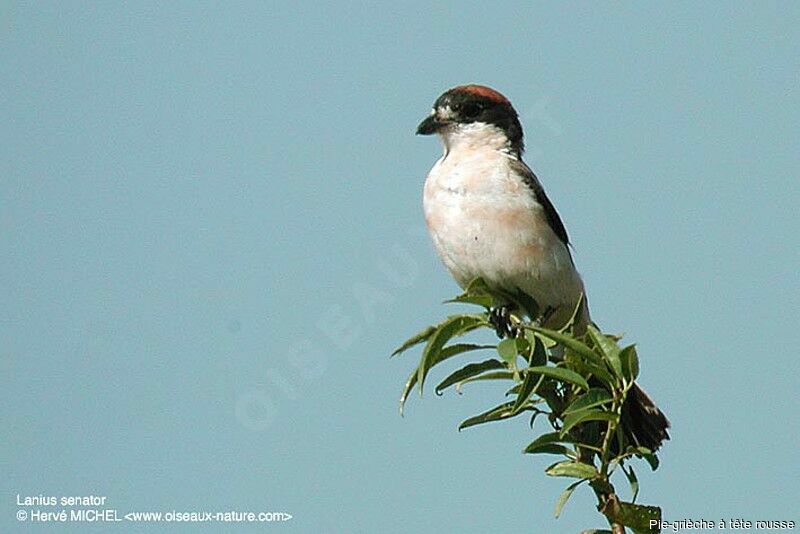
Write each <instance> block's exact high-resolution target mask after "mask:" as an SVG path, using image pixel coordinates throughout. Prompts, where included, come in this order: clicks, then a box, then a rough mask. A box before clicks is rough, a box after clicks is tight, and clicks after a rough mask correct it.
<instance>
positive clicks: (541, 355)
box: [528, 335, 547, 367]
mask: <svg viewBox="0 0 800 534" xmlns="http://www.w3.org/2000/svg"><path fill="white" fill-rule="evenodd" d="M528 342H529V343H531V341H530V340H528ZM532 343H533V352H532V353H531V359H530V361H529V362H528V365H529V366H530V367H541V366H543V365H546V364H547V350H546V349H545V347H544V343H543V342H542V340H541V339H539V338H538V337H536V336H535V335H534V336H533V341H532Z"/></svg>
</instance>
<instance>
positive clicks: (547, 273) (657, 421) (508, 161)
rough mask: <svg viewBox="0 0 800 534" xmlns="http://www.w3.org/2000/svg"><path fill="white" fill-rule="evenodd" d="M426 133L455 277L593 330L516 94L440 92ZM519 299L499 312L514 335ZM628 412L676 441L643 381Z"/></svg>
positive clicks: (549, 317) (463, 89)
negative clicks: (434, 145) (433, 146)
mask: <svg viewBox="0 0 800 534" xmlns="http://www.w3.org/2000/svg"><path fill="white" fill-rule="evenodd" d="M416 133H417V134H418V135H433V134H436V135H438V137H439V138H440V140H441V142H442V147H443V154H442V156H441V157H440V158H439V159H438V160H437V161H436V163H434V165H433V167H432V168H431V170H430V171H429V172H428V175H427V178H426V180H425V185H424V187H423V212H424V215H425V223H426V225H427V227H428V232H429V234H430V237H431V239H432V241H433V244H434V247H435V249H436V252H437V253H438V255H439V258H440V259H441V260H442V262H443V263H444V265H445V267H446V268H447V270H448V271H449V272H450V274H451V275H452V277H453V278H454V279H455V281H456V282H457V283H458V284H459V285H460V286H461V287H462V288H466V287H467V286H468V284H469V283H470V282H472V281H473V280H475V279H477V278H480V279H483V281H484V282H485V283H486V284H487V285H488V286H489V288H491V289H494V290H496V291H500V292H505V293H506V294H508V293H522V294H523V295H526V296H528V297H530V298H532V299H533V300H534V301H535V302H536V304H537V305H538V310H539V312H540V314H539V316H538V317H529V318H530V319H531V320H535V321H536V322H538V323H539V324H541V325H542V326H545V327H548V328H553V329H559V328H561V327H563V326H564V325H566V324H567V322H568V321H570V320H571V319H573V316H575V319H574V321H575V324H574V325H573V332H575V333H578V334H581V333H583V332H585V330H586V328H587V326H588V324H591V318H590V314H589V309H588V301H587V298H586V291H585V287H584V283H583V280H582V278H581V276H580V274H579V273H578V270H577V269H576V267H575V261H574V259H573V257H572V253H571V251H570V241H569V236H568V234H567V230H566V228H565V226H564V223H563V221H562V220H561V217H560V216H559V215H558V212H557V211H556V209H555V207H554V206H553V203H552V202H551V201H550V199H549V198H548V197H547V194H546V193H545V190H544V187H543V186H542V184H541V182H540V181H539V179H538V177H537V176H536V174H534V172H533V171H532V170H531V168H530V167H529V166H528V165H527V164H526V163H525V162H524V161H523V152H524V148H525V147H524V139H523V130H522V125H521V123H520V120H519V116H518V114H517V112H516V110H515V109H514V107H513V105H512V104H511V102H510V101H509V99H508V98H506V97H505V96H504V95H503V94H502V93H500V92H499V91H497V90H495V89H492V88H490V87H487V86H484V85H478V84H467V85H459V86H457V87H453V88H452V89H449V90H447V91H445V92H444V93H443V94H442V95H441V96H439V97H438V98H437V99H436V101H435V102H434V104H433V108H432V110H431V112H430V113H429V114H428V115H427V116H426V117H425V118H424V119H423V120H422V122H421V123H420V124H419V126H418V127H417V131H416ZM512 307H513V304H512V303H510V302H509V303H507V304H504V305H502V306H498V307H496V308H494V309H493V310H492V313H491V314H490V318H491V320H492V321H493V324H494V325H495V327H496V328H497V330H498V335H499V336H501V337H502V335H503V334H506V335H514V330H513V327H511V326H509V323H508V316H509V313H510V309H511V308H512ZM576 309H577V310H578V312H579V313H576ZM519 311H520V310H517V312H519ZM522 312H523V313H525V312H526V310H522ZM623 410H624V413H625V414H627V415H628V417H627V419H628V420H629V421H630V425H629V427H630V428H628V429H627V434H629V438H631V439H632V440H633V442H635V443H638V444H639V445H641V446H644V447H647V448H649V449H651V450H653V451H655V450H657V449H658V448H659V447H660V446H661V444H662V443H663V441H664V440H666V439H669V434H668V432H667V429H668V428H669V426H670V423H669V421H668V420H667V418H666V416H665V415H664V414H663V412H662V411H661V410H659V409H658V407H656V405H655V403H654V402H653V401H652V399H651V398H650V397H649V396H648V395H647V394H646V393H645V392H644V390H643V389H641V387H639V386H638V384H636V385H635V386H634V387H633V388H632V389H631V391H630V392H629V395H628V397H627V400H626V403H625V405H624V406H623Z"/></svg>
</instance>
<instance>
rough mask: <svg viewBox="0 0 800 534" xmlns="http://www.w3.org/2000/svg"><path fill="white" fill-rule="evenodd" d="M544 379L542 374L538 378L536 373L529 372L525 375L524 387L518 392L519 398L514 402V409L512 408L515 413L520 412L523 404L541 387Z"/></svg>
mask: <svg viewBox="0 0 800 534" xmlns="http://www.w3.org/2000/svg"><path fill="white" fill-rule="evenodd" d="M542 380H544V376H543V375H540V376H539V378H538V379H537V378H536V375H535V374H533V373H528V374H526V375H525V378H524V379H523V380H522V387H521V388H520V390H519V393H518V394H517V400H516V402H514V409H513V410H512V411H513V412H514V413H518V412H519V411H520V410H521V409H522V407H523V406H525V404H526V403H527V402H528V399H530V398H531V395H533V393H534V392H535V391H536V390H537V389H539V386H540V385H541V383H542Z"/></svg>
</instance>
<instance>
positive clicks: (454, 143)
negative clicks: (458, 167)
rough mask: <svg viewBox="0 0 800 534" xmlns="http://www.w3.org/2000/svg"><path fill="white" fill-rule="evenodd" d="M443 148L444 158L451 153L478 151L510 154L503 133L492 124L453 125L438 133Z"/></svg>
mask: <svg viewBox="0 0 800 534" xmlns="http://www.w3.org/2000/svg"><path fill="white" fill-rule="evenodd" d="M439 137H440V139H441V140H442V145H443V147H444V157H447V156H448V155H449V154H450V153H451V152H461V151H468V152H475V151H479V150H490V151H500V152H504V153H506V154H510V152H511V142H510V141H509V140H508V137H506V134H505V132H503V130H501V129H500V128H498V127H497V126H495V125H493V124H488V123H485V122H472V123H469V124H453V125H451V126H448V127H447V128H444V129H442V130H441V131H440V132H439Z"/></svg>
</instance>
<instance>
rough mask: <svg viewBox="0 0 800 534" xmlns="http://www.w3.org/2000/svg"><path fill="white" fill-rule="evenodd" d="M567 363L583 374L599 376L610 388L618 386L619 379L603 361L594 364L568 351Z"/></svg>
mask: <svg viewBox="0 0 800 534" xmlns="http://www.w3.org/2000/svg"><path fill="white" fill-rule="evenodd" d="M565 361H566V363H567V365H568V366H569V367H571V368H572V369H574V370H576V371H578V372H579V373H580V374H582V375H590V374H591V375H592V376H595V377H597V379H598V380H600V381H602V382H603V384H605V385H606V386H607V387H608V389H614V388H615V387H616V386H617V379H616V378H614V377H613V376H612V375H611V373H610V372H609V371H608V369H607V368H606V365H605V364H604V363H602V362H601V364H600V365H602V367H600V365H594V364H591V363H589V362H587V361H586V360H583V359H581V358H580V357H578V356H575V355H574V353H573V354H569V353H567V356H566V359H565Z"/></svg>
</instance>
